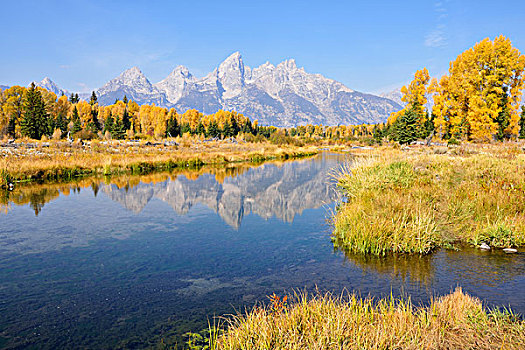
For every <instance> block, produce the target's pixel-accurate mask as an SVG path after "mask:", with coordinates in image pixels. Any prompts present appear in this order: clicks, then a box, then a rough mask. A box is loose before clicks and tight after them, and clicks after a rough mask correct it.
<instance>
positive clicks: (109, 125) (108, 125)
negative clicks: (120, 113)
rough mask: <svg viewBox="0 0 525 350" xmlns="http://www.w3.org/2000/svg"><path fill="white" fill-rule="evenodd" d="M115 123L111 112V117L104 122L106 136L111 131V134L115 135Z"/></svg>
mask: <svg viewBox="0 0 525 350" xmlns="http://www.w3.org/2000/svg"><path fill="white" fill-rule="evenodd" d="M114 124H115V122H114V120H113V115H112V114H111V112H109V116H108V117H107V119H106V121H105V122H104V134H105V133H106V132H107V131H109V133H110V134H113V126H114Z"/></svg>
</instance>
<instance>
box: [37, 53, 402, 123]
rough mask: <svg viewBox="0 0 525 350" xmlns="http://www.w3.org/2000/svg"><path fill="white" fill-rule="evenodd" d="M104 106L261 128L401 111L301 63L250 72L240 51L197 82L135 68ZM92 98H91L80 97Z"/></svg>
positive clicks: (106, 89) (100, 92) (375, 117)
mask: <svg viewBox="0 0 525 350" xmlns="http://www.w3.org/2000/svg"><path fill="white" fill-rule="evenodd" d="M35 84H36V85H37V86H41V87H43V88H46V89H48V90H50V91H53V92H55V93H56V94H57V95H61V94H65V95H69V94H70V92H68V91H67V90H65V89H61V88H60V87H58V86H57V85H56V84H55V83H54V82H53V81H52V80H51V79H49V78H45V79H44V80H42V81H41V82H35ZM96 94H97V96H98V100H99V103H101V104H104V105H108V104H112V103H114V102H115V100H116V99H122V98H123V97H124V96H127V97H128V99H132V100H134V101H135V102H137V103H138V104H146V103H147V104H151V103H154V104H155V105H157V106H162V107H167V108H171V107H174V108H175V109H176V110H177V111H178V112H179V113H183V112H185V111H186V110H188V109H197V110H199V111H200V112H202V113H204V114H211V113H215V112H217V111H218V110H220V109H223V110H235V111H237V112H240V113H242V114H244V115H246V116H248V117H249V118H250V119H252V120H254V119H257V120H258V121H259V124H261V125H275V126H285V127H290V126H296V125H305V124H323V125H339V124H361V123H378V122H384V121H385V120H386V118H387V117H388V116H389V115H390V113H391V112H394V111H397V110H399V109H401V106H400V105H399V104H398V103H396V102H394V101H392V100H390V99H388V98H384V97H380V96H376V95H372V94H367V93H362V92H358V91H355V90H352V89H350V88H348V87H347V86H345V85H344V84H342V83H340V82H338V81H335V80H332V79H328V78H325V77H324V76H322V75H321V74H311V73H308V72H306V71H305V70H304V68H299V67H297V65H296V63H295V60H293V59H289V60H285V61H283V62H281V63H279V64H278V65H276V66H275V65H273V64H271V63H269V62H266V63H264V64H262V65H261V66H259V67H256V68H250V67H248V66H246V65H245V64H244V62H243V59H242V56H241V54H240V53H239V52H235V53H233V54H232V55H230V56H229V57H228V58H226V59H225V60H224V61H223V62H222V63H221V64H219V65H218V66H217V68H215V69H214V70H213V71H212V72H211V73H209V74H207V75H206V76H204V77H202V78H197V77H195V76H194V75H192V74H191V73H190V71H189V70H188V68H186V67H184V66H178V67H176V68H175V69H174V70H173V71H172V72H171V73H170V74H169V75H168V76H167V77H166V78H165V79H163V80H161V81H159V82H158V83H155V84H152V83H151V82H150V81H149V80H148V78H147V77H146V76H145V75H144V74H143V73H142V72H141V70H140V69H139V68H138V67H133V68H130V69H128V70H126V71H124V72H123V73H122V74H120V75H119V76H118V77H116V78H114V79H112V80H110V81H109V82H108V83H106V84H105V85H104V86H102V87H101V88H99V89H97V90H96ZM79 95H80V97H81V98H84V99H88V98H89V96H90V95H91V94H79Z"/></svg>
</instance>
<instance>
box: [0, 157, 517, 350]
mask: <svg viewBox="0 0 525 350" xmlns="http://www.w3.org/2000/svg"><path fill="white" fill-rule="evenodd" d="M344 162H351V159H350V158H348V157H345V156H344V155H334V154H323V155H320V156H317V157H314V158H311V159H303V160H297V161H290V162H281V163H265V164H262V165H252V166H248V165H241V166H238V167H235V168H223V169H201V170H200V171H195V172H192V171H186V172H179V173H173V174H163V173H161V174H153V175H145V176H141V177H137V176H128V177H125V176H124V177H117V178H102V179H82V180H79V182H77V183H71V184H47V185H30V186H21V187H19V188H16V189H15V191H14V192H12V193H6V194H4V195H3V197H2V200H3V202H2V203H3V204H2V206H0V211H2V213H0V348H8V349H13V348H39V349H46V348H47V349H56V348H79V347H82V348H147V347H155V346H157V345H158V344H159V343H161V342H163V343H164V344H166V343H168V344H173V343H178V344H179V345H180V344H182V343H183V342H184V336H183V334H184V333H186V332H189V331H192V332H198V331H200V330H202V329H204V328H207V326H208V322H211V323H213V322H214V320H216V318H214V316H220V315H225V314H232V313H237V312H239V311H243V310H245V308H248V309H249V308H251V307H253V306H254V305H256V304H257V303H260V302H267V301H268V297H267V296H268V295H270V294H272V293H276V294H277V295H281V296H282V295H285V294H288V295H293V293H294V292H297V291H308V292H312V293H315V292H316V291H318V292H326V291H330V292H333V293H336V294H338V293H341V292H343V291H348V292H355V293H358V294H359V295H361V296H368V295H371V296H374V297H381V296H388V295H390V294H391V293H392V294H394V295H396V296H401V295H403V296H410V298H411V299H412V301H413V302H414V303H415V304H425V303H428V301H429V300H430V298H432V297H433V296H438V295H443V294H447V293H449V292H450V291H452V290H454V289H455V287H456V286H461V287H462V288H463V290H464V291H466V292H467V293H470V294H471V295H474V296H477V297H479V298H480V299H482V300H483V301H484V303H485V304H486V305H488V306H490V307H509V306H510V307H511V308H512V310H513V311H514V312H517V313H520V314H524V313H525V253H524V252H523V251H520V252H519V253H518V254H510V255H506V254H504V253H501V252H481V251H479V250H476V249H464V250H461V251H446V250H441V251H438V252H435V253H433V254H431V255H428V256H424V257H419V256H415V257H396V258H395V257H390V258H381V259H380V258H364V257H361V256H351V255H345V254H344V253H342V252H340V251H338V250H337V249H334V246H333V244H332V242H331V239H330V226H329V224H328V222H327V219H329V217H330V213H331V212H332V211H333V210H334V208H335V203H336V201H337V192H336V190H335V186H334V181H333V180H332V177H331V174H333V172H334V169H338V168H339V167H340V166H341V164H342V163H344Z"/></svg>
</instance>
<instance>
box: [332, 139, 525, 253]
mask: <svg viewBox="0 0 525 350" xmlns="http://www.w3.org/2000/svg"><path fill="white" fill-rule="evenodd" d="M501 147H503V146H501ZM496 150H497V151H496ZM496 150H492V152H480V151H479V149H477V150H476V151H475V152H464V151H456V150H454V152H448V151H447V152H446V153H444V154H443V153H441V152H439V153H437V154H435V153H431V152H419V153H417V152H413V153H406V152H401V151H397V152H395V151H392V152H390V153H388V157H387V156H385V155H384V154H383V155H381V154H378V153H376V154H373V155H368V156H366V157H364V158H362V159H359V160H357V161H356V162H355V163H354V164H353V165H352V166H351V167H346V168H345V169H343V170H342V171H341V172H340V173H338V174H337V175H336V177H337V179H338V186H339V188H340V190H341V191H342V193H343V194H344V196H345V197H346V201H345V202H342V203H341V204H340V205H339V206H338V208H337V210H336V212H335V214H334V216H333V227H334V231H333V240H334V243H335V244H336V246H337V247H338V248H341V249H343V250H345V251H348V252H351V253H363V254H374V255H385V254H390V253H418V254H426V253H429V252H431V251H432V250H434V249H436V248H437V247H453V246H458V245H461V244H471V245H479V244H480V243H482V242H485V243H487V244H489V245H490V246H492V247H501V248H505V247H519V246H523V245H525V157H523V154H522V153H521V154H520V153H517V152H514V148H511V150H512V152H508V153H504V152H503V151H501V150H500V149H496Z"/></svg>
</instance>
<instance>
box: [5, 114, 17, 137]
mask: <svg viewBox="0 0 525 350" xmlns="http://www.w3.org/2000/svg"><path fill="white" fill-rule="evenodd" d="M15 129H16V118H15V117H14V116H11V117H10V118H9V122H8V123H7V135H9V136H10V137H15Z"/></svg>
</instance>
